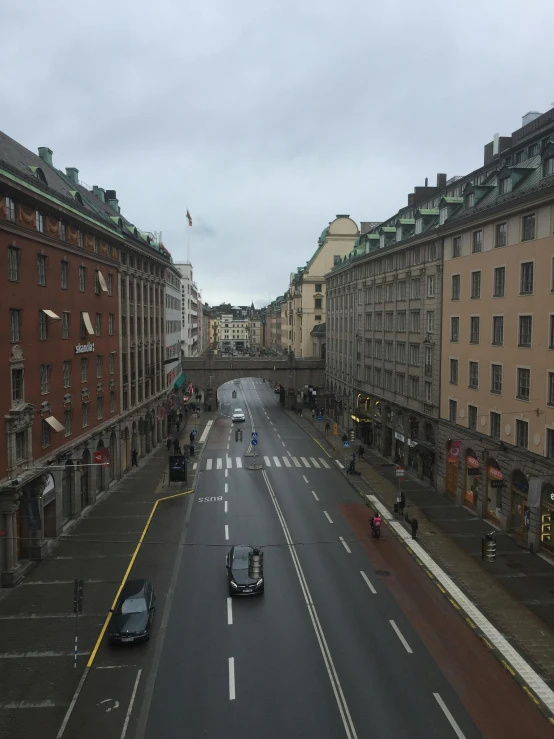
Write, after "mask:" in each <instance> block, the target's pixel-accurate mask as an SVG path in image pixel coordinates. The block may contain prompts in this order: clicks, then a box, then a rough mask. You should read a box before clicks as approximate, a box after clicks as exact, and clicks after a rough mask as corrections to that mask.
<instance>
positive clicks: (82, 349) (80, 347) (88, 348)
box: [75, 343, 94, 354]
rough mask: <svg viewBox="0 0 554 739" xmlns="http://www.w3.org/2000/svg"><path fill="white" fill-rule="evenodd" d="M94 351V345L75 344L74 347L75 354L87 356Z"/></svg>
mask: <svg viewBox="0 0 554 739" xmlns="http://www.w3.org/2000/svg"><path fill="white" fill-rule="evenodd" d="M93 351H94V344H90V343H89V344H77V346H76V347H75V354H87V352H93Z"/></svg>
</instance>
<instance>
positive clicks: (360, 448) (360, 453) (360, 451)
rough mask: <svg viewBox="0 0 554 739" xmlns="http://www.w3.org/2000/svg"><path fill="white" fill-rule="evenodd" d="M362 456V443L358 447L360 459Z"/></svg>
mask: <svg viewBox="0 0 554 739" xmlns="http://www.w3.org/2000/svg"><path fill="white" fill-rule="evenodd" d="M363 456H364V448H363V446H362V445H361V444H360V446H359V447H358V457H359V458H360V459H363Z"/></svg>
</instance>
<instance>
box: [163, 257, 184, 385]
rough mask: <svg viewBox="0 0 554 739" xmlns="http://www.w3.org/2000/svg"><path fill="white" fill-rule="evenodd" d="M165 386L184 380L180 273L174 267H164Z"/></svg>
mask: <svg viewBox="0 0 554 739" xmlns="http://www.w3.org/2000/svg"><path fill="white" fill-rule="evenodd" d="M163 364H164V375H165V385H166V388H168V389H169V388H172V387H173V386H177V387H178V388H179V387H180V386H181V384H182V383H183V382H184V378H183V379H180V378H181V371H182V370H181V274H180V273H179V271H178V270H177V269H176V268H175V267H174V265H171V266H168V267H166V269H165V358H164V361H163Z"/></svg>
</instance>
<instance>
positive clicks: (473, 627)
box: [465, 616, 476, 629]
mask: <svg viewBox="0 0 554 739" xmlns="http://www.w3.org/2000/svg"><path fill="white" fill-rule="evenodd" d="M465 619H466V621H467V622H468V624H469V625H470V626H471V628H472V629H475V628H476V626H475V624H474V623H473V621H472V620H471V619H470V618H469V616H466V617H465Z"/></svg>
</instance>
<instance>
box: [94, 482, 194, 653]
mask: <svg viewBox="0 0 554 739" xmlns="http://www.w3.org/2000/svg"><path fill="white" fill-rule="evenodd" d="M192 492H194V491H193V490H186V491H185V492H184V493H175V494H174V495H166V496H165V497H163V498H158V500H156V501H155V503H154V505H153V506H152V510H151V511H150V515H149V516H148V521H147V522H146V526H145V527H144V529H143V530H142V534H141V535H140V539H139V540H138V544H137V546H136V547H135V551H134V552H133V556H132V557H131V561H130V562H129V566H128V567H127V569H126V571H125V574H124V575H123V579H122V580H121V584H120V586H119V588H118V589H117V593H116V594H115V598H114V599H113V603H112V605H111V608H110V612H109V613H108V615H107V616H106V620H105V621H104V625H103V626H102V630H101V631H100V636H99V637H98V639H97V640H96V644H95V645H94V649H93V650H92V652H91V655H90V657H89V660H88V662H87V667H92V663H93V662H94V659H95V657H96V653H97V652H98V649H99V648H100V644H101V643H102V639H103V638H104V634H105V633H106V629H107V628H108V623H109V621H110V618H111V617H112V613H111V612H112V610H113V609H114V608H115V606H116V604H117V599H118V598H119V594H120V593H121V591H122V590H123V586H124V585H125V583H126V582H127V578H128V577H129V575H130V573H131V570H132V568H133V565H134V563H135V559H136V558H137V555H138V553H139V550H140V548H141V546H142V542H143V541H144V537H145V536H146V533H147V531H148V528H149V527H150V522H151V521H152V518H153V517H154V513H156V509H157V507H158V503H161V501H162V500H171V498H180V497H182V496H183V495H190V493H192Z"/></svg>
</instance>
